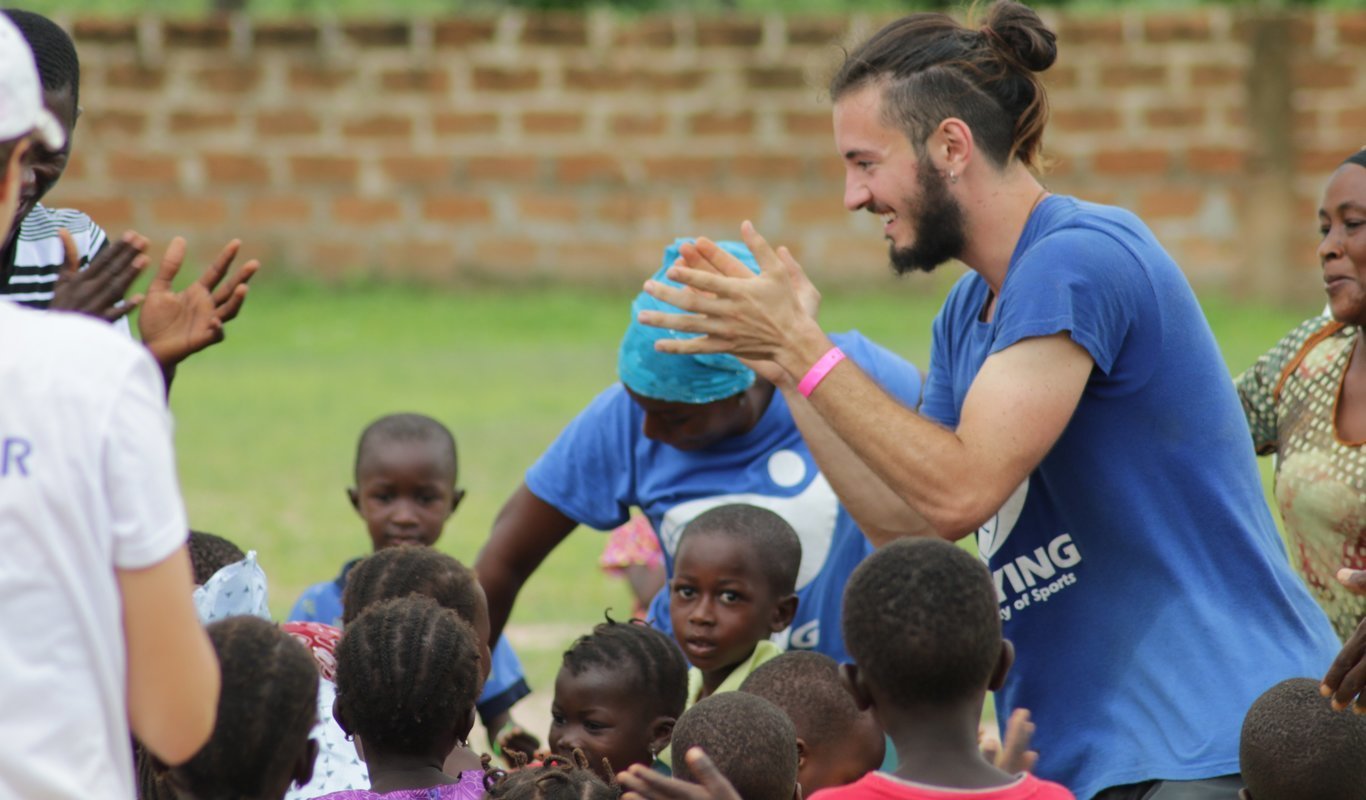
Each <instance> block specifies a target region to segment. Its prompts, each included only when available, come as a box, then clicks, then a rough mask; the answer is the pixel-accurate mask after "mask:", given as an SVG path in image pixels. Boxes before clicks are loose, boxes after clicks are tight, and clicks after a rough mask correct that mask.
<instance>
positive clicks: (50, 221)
mask: <svg viewBox="0 0 1366 800" xmlns="http://www.w3.org/2000/svg"><path fill="white" fill-rule="evenodd" d="M62 228H66V229H67V231H68V232H70V233H71V234H72V235H73V236H75V235H77V234H82V233H86V232H88V231H91V230H98V229H99V226H97V225H96V224H95V222H94V220H92V219H90V217H89V215H87V214H86V213H85V212H83V211H77V210H76V209H74V208H48V207H47V206H45V205H43V204H42V203H39V204H38V205H36V206H34V207H33V210H32V211H30V212H28V214H27V215H25V216H24V219H23V221H22V222H20V223H19V240H20V241H35V240H38V239H52V238H56V236H57V231H59V230H61V229H62Z"/></svg>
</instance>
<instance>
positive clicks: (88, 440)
mask: <svg viewBox="0 0 1366 800" xmlns="http://www.w3.org/2000/svg"><path fill="white" fill-rule="evenodd" d="M0 386H3V387H4V390H3V391H4V400H3V402H0V797H44V798H68V797H70V798H92V797H111V798H112V797H117V798H131V797H133V793H134V787H133V770H132V755H131V749H130V745H129V733H128V711H127V698H126V692H127V688H126V687H127V682H126V672H127V657H126V652H125V649H124V641H123V626H122V606H121V602H120V596H119V589H118V584H117V581H116V578H115V569H116V568H123V569H138V568H142V567H148V566H151V565H153V564H156V563H158V562H160V561H162V560H164V559H166V558H167V557H168V556H170V555H171V554H172V553H174V552H175V550H176V548H178V547H180V546H181V545H182V544H183V543H184V542H185V539H186V534H187V524H186V520H185V509H184V506H183V505H182V502H181V499H180V489H179V486H178V484H177V481H176V475H175V461H174V454H173V448H172V443H171V424H170V415H169V413H168V412H167V410H166V402H165V387H164V384H163V383H162V377H161V372H160V370H158V369H157V366H156V364H155V363H154V362H153V360H152V358H151V356H150V355H149V354H148V352H147V351H146V349H144V348H143V347H141V346H139V345H137V344H136V343H134V342H132V341H130V340H129V339H127V338H125V337H123V336H120V335H118V334H116V333H115V332H114V331H113V330H112V329H111V328H110V326H108V325H106V324H104V323H102V322H99V321H97V320H93V319H89V318H86V317H82V316H80V315H77V314H69V313H51V312H40V311H34V310H30V309H26V308H22V307H20V306H17V305H15V304H12V303H5V302H0Z"/></svg>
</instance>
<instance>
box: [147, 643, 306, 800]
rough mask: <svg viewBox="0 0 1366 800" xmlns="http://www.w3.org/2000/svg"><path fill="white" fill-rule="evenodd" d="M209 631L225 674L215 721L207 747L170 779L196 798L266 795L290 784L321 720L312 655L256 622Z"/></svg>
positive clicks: (177, 768) (172, 772)
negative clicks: (295, 768) (293, 771)
mask: <svg viewBox="0 0 1366 800" xmlns="http://www.w3.org/2000/svg"><path fill="white" fill-rule="evenodd" d="M205 630H206V631H207V633H208V634H209V640H210V641H211V642H213V648H214V650H215V651H217V653H218V662H219V664H220V665H221V669H222V674H223V683H222V689H221V690H220V693H219V695H218V717H217V720H216V721H215V722H214V726H213V735H212V736H211V737H210V738H209V742H208V744H206V745H204V747H203V749H201V750H200V751H199V752H198V753H196V754H195V756H194V757H193V758H191V759H190V760H189V761H187V762H185V763H184V764H181V765H180V766H178V767H174V768H172V769H171V771H170V774H171V776H172V777H173V778H174V780H175V782H176V783H178V784H180V785H181V786H183V787H184V788H185V789H186V790H188V791H189V792H190V793H191V794H193V795H194V796H196V797H261V796H263V795H264V794H265V793H266V792H267V791H268V790H273V789H274V788H275V787H286V786H288V784H289V776H290V773H291V770H293V769H294V766H295V765H296V764H297V763H298V762H299V759H300V758H301V757H302V756H303V755H304V753H305V751H306V749H307V747H308V734H309V732H310V731H312V730H313V724H314V722H315V721H316V720H317V717H318V713H317V706H318V670H317V669H316V668H315V667H314V666H313V658H312V656H310V655H309V654H308V651H307V650H305V649H304V647H303V645H301V644H299V643H298V642H296V641H294V639H293V638H292V637H291V636H290V635H289V634H287V633H285V632H284V631H282V630H280V629H279V628H278V627H276V626H275V625H273V624H272V623H270V622H267V621H266V620H263V619H260V618H258V617H248V616H239V617H229V618H227V619H225V620H221V621H219V622H215V623H212V624H211V625H209V626H208V627H207V628H206V629H205Z"/></svg>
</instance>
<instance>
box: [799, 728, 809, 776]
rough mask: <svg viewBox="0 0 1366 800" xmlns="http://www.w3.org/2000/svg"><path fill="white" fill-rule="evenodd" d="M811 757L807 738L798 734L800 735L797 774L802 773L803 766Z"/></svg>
mask: <svg viewBox="0 0 1366 800" xmlns="http://www.w3.org/2000/svg"><path fill="white" fill-rule="evenodd" d="M809 757H810V756H809V750H808V748H807V746H806V740H805V739H803V738H802V737H800V736H798V737H797V774H798V775H800V774H802V768H803V767H805V766H806V762H807V759H808V758H809Z"/></svg>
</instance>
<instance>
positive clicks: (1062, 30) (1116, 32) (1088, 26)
mask: <svg viewBox="0 0 1366 800" xmlns="http://www.w3.org/2000/svg"><path fill="white" fill-rule="evenodd" d="M1057 32H1058V43H1059V44H1060V45H1061V46H1062V49H1063V51H1064V52H1067V51H1069V50H1071V49H1073V48H1076V47H1077V46H1079V45H1087V44H1119V43H1121V42H1123V41H1124V23H1123V22H1122V21H1121V20H1120V19H1118V18H1117V17H1115V16H1104V17H1094V18H1087V17H1077V16H1068V17H1065V18H1063V20H1062V22H1061V23H1060V24H1059V25H1058V28H1057Z"/></svg>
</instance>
